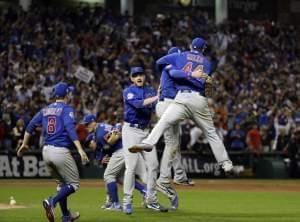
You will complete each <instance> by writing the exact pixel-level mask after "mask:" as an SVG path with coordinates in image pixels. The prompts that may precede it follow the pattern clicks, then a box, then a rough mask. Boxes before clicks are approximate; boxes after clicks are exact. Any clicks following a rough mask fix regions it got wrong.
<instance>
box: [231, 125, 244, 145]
mask: <svg viewBox="0 0 300 222" xmlns="http://www.w3.org/2000/svg"><path fill="white" fill-rule="evenodd" d="M229 141H230V142H229V143H230V145H229V150H232V151H244V150H245V149H246V144H245V131H244V130H243V129H241V126H240V124H238V123H236V124H235V126H234V129H233V130H231V131H229Z"/></svg>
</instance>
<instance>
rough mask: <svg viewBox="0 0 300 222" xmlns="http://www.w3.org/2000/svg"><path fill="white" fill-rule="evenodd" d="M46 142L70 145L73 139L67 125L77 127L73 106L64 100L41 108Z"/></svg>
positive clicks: (63, 145)
mask: <svg viewBox="0 0 300 222" xmlns="http://www.w3.org/2000/svg"><path fill="white" fill-rule="evenodd" d="M41 114H42V127H43V136H44V143H45V144H46V145H53V146H57V147H69V146H70V145H71V144H72V140H71V138H70V137H69V134H68V131H67V129H66V126H67V125H68V124H71V125H73V126H74V127H75V121H74V112H73V108H72V107H70V106H69V105H67V104H65V103H63V102H55V103H52V104H50V105H49V106H47V107H45V108H43V109H42V110H41Z"/></svg>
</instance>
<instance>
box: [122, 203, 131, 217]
mask: <svg viewBox="0 0 300 222" xmlns="http://www.w3.org/2000/svg"><path fill="white" fill-rule="evenodd" d="M123 211H124V213H125V214H127V215H130V214H132V204H131V203H130V204H126V205H124V207H123Z"/></svg>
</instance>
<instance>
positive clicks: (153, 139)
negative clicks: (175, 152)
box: [129, 38, 233, 172]
mask: <svg viewBox="0 0 300 222" xmlns="http://www.w3.org/2000/svg"><path fill="white" fill-rule="evenodd" d="M205 45H206V42H205V40H204V39H202V38H195V39H194V40H193V41H192V44H191V51H186V52H183V53H174V54H171V55H166V56H164V57H162V58H161V59H159V60H158V62H157V64H170V65H172V66H173V69H174V70H170V71H169V73H170V75H171V76H173V77H174V78H178V81H176V83H177V89H178V93H177V95H176V97H175V102H174V103H172V104H170V105H169V107H168V108H167V110H166V111H165V112H164V114H163V115H162V117H161V119H160V120H159V121H158V123H157V124H156V126H155V127H154V128H153V130H152V131H151V133H150V134H149V136H148V137H147V138H146V139H145V140H143V142H142V143H141V144H136V145H134V146H132V147H130V148H129V151H130V152H140V151H151V150H152V149H153V146H154V145H155V144H156V143H157V141H158V140H159V138H160V137H161V135H162V134H163V132H164V131H165V130H166V129H168V128H169V127H170V126H171V125H173V124H177V123H178V122H180V121H181V120H184V119H192V120H193V121H194V122H195V124H196V125H197V126H198V127H200V128H201V129H202V130H203V132H204V133H205V135H206V137H207V139H208V142H209V144H210V146H211V148H212V151H213V153H214V156H215V158H216V160H217V162H218V163H219V164H220V165H221V167H222V169H223V170H224V171H225V172H230V171H232V169H233V166H232V162H231V161H230V159H229V157H228V154H227V151H226V149H225V147H224V144H223V142H222V141H221V140H220V138H219V137H218V135H217V133H216V130H215V127H214V124H213V120H212V115H211V112H210V109H209V107H208V103H207V98H206V97H205V94H204V92H205V85H206V81H207V80H208V79H210V78H208V77H210V75H211V73H212V72H211V63H210V62H209V61H208V59H207V58H206V57H205V56H204V55H203V54H202V51H203V49H204V48H205ZM178 70H182V71H183V72H182V71H179V72H178ZM195 70H198V71H201V72H202V73H203V76H207V78H194V77H192V75H191V74H192V72H193V71H195ZM182 73H183V74H182Z"/></svg>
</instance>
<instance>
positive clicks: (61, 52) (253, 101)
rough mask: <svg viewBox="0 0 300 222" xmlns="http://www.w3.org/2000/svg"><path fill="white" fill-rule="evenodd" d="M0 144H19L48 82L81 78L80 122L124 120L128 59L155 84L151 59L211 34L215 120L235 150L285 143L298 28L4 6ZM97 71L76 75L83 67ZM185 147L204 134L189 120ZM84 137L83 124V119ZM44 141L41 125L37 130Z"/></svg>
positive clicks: (295, 99)
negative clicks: (86, 118)
mask: <svg viewBox="0 0 300 222" xmlns="http://www.w3.org/2000/svg"><path fill="white" fill-rule="evenodd" d="M0 27H1V29H0V102H1V107H0V150H14V149H15V148H16V147H17V146H18V145H19V144H20V139H22V135H23V133H24V129H25V127H26V125H27V124H28V122H29V120H30V119H31V118H32V116H33V115H34V113H35V112H37V111H38V110H39V109H40V108H41V107H43V106H45V105H46V104H47V103H48V102H49V95H50V92H51V89H52V86H53V85H54V84H55V83H57V82H58V81H66V82H68V83H70V84H73V85H74V86H75V87H76V92H75V96H74V101H73V105H74V107H75V108H76V111H77V120H78V122H80V120H81V119H82V117H83V115H85V114H88V113H94V114H97V118H98V120H99V121H108V122H118V121H121V120H122V114H123V113H122V112H123V110H122V89H123V88H124V87H125V86H127V85H128V84H130V82H129V74H128V71H129V67H130V66H131V65H137V64H139V65H142V66H143V67H144V68H145V70H146V76H147V80H148V82H149V84H151V85H153V86H154V87H157V86H158V82H159V77H160V73H158V72H157V71H156V70H155V65H154V64H155V61H156V60H157V59H158V58H159V57H160V56H163V55H164V54H166V52H167V50H168V49H169V48H170V47H172V46H178V47H180V48H181V49H182V50H188V49H189V44H190V42H191V40H192V39H193V38H194V37H196V36H202V37H204V38H205V39H206V40H207V41H208V48H207V50H206V52H205V54H206V55H207V56H208V57H209V58H210V60H211V61H212V62H213V64H214V69H215V73H214V75H213V76H214V81H215V83H216V84H215V86H216V87H215V93H214V98H212V99H210V100H211V101H210V104H211V108H212V110H213V113H214V120H215V125H216V127H217V131H218V133H219V135H220V136H221V138H223V139H224V142H225V144H226V148H227V149H228V150H229V151H251V152H254V153H257V154H259V153H261V152H271V151H276V150H277V151H282V150H284V149H285V146H286V144H287V141H288V140H289V138H290V137H291V135H292V134H293V131H295V130H296V129H298V128H297V127H298V125H299V126H300V99H299V98H300V73H299V72H300V60H299V50H298V45H297V44H298V42H297V30H296V29H295V27H293V26H286V25H284V26H281V25H280V24H278V23H274V22H271V21H247V20H237V21H228V22H226V23H224V24H222V25H219V26H215V25H214V23H213V21H212V20H211V19H209V17H208V15H207V13H205V12H203V11H201V10H198V9H194V10H193V12H190V13H176V14H171V13H170V14H168V13H165V14H160V15H158V16H156V15H153V16H152V17H151V16H138V17H131V16H128V15H125V16H121V15H118V14H115V13H112V12H111V11H109V10H105V9H102V8H100V7H99V8H88V7H79V8H76V9H74V8H73V9H63V8H55V7H32V8H31V10H29V11H28V12H23V11H22V10H21V9H12V8H9V9H0ZM80 66H82V67H85V68H87V69H89V70H91V71H92V72H93V73H94V75H95V76H94V78H93V79H92V80H91V82H89V83H85V82H82V81H80V80H78V79H77V78H76V77H75V76H74V73H75V71H76V69H77V68H78V67H80ZM182 128H183V137H184V138H183V141H184V143H183V149H194V148H195V147H196V146H202V145H205V144H206V143H207V142H206V141H205V138H204V137H203V133H202V132H201V130H200V129H197V128H195V127H194V126H193V124H192V123H190V121H185V122H184V123H183V124H182ZM78 133H79V135H80V138H81V139H82V140H84V137H85V135H86V134H85V131H84V129H83V127H82V126H80V125H79V126H78ZM31 143H32V145H33V147H38V146H39V144H40V143H41V141H40V132H36V136H34V137H33V139H32V142H31Z"/></svg>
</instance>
